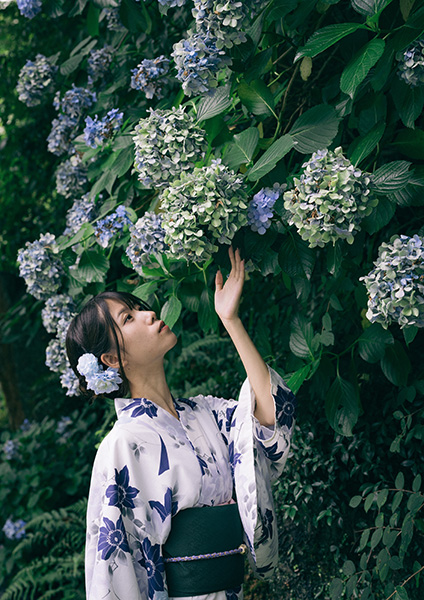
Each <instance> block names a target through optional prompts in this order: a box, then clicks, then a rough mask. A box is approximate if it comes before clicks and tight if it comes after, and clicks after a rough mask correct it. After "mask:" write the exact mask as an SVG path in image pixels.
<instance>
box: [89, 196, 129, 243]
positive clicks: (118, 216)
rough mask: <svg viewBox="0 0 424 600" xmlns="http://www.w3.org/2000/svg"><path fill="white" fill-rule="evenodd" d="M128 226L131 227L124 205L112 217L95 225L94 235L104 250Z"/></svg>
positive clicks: (109, 216) (108, 216)
mask: <svg viewBox="0 0 424 600" xmlns="http://www.w3.org/2000/svg"><path fill="white" fill-rule="evenodd" d="M126 225H131V219H130V218H129V216H128V211H127V209H126V208H125V206H123V205H122V204H121V205H120V206H118V208H117V209H116V210H115V212H113V213H112V214H110V215H107V217H105V218H104V219H100V220H99V221H97V223H96V224H95V225H94V235H95V236H96V238H97V241H98V243H99V244H100V246H102V248H107V247H108V245H109V242H110V240H111V239H112V238H113V236H114V235H116V234H117V233H118V232H119V231H122V229H123V228H124V227H125V226H126Z"/></svg>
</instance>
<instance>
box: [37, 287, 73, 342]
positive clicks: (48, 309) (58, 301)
mask: <svg viewBox="0 0 424 600" xmlns="http://www.w3.org/2000/svg"><path fill="white" fill-rule="evenodd" d="M74 313H75V303H74V301H73V299H72V298H71V296H68V295H67V294H57V295H56V296H52V297H51V298H47V300H46V304H45V306H44V308H43V310H42V311H41V318H42V321H43V325H44V327H45V328H46V330H47V331H48V332H49V333H56V332H57V327H58V324H59V321H60V319H68V320H69V319H71V318H72V316H73V314H74Z"/></svg>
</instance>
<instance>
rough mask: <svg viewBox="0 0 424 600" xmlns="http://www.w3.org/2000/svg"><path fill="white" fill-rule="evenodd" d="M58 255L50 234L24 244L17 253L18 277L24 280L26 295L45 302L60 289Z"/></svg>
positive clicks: (55, 244) (54, 239) (52, 236)
mask: <svg viewBox="0 0 424 600" xmlns="http://www.w3.org/2000/svg"><path fill="white" fill-rule="evenodd" d="M58 254H59V247H58V245H57V242H56V238H55V236H54V235H52V234H51V233H46V234H42V235H41V236H40V239H39V240H36V241H35V242H26V244H25V248H21V249H20V250H19V251H18V257H17V261H18V264H19V275H20V276H21V277H23V278H24V280H25V283H26V286H27V291H28V293H29V294H31V295H32V296H34V298H37V300H46V299H47V298H48V297H49V296H51V295H52V294H56V293H57V291H58V289H59V287H60V278H61V275H62V273H63V267H62V263H61V262H60V260H59V258H58V257H57V255H58Z"/></svg>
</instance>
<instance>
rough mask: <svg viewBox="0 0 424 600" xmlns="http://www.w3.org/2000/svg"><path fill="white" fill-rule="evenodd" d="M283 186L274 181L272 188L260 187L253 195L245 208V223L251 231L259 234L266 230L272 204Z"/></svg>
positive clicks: (269, 221) (269, 223)
mask: <svg viewBox="0 0 424 600" xmlns="http://www.w3.org/2000/svg"><path fill="white" fill-rule="evenodd" d="M284 187H285V186H284ZM284 187H283V186H280V185H279V184H278V183H275V184H274V186H273V188H268V187H267V188H262V189H261V190H259V192H258V193H257V194H255V195H254V196H253V198H252V200H251V201H250V203H249V206H248V210H247V223H248V225H250V228H251V229H252V231H257V232H258V233H259V234H260V235H263V234H264V233H265V232H266V230H267V229H268V227H269V226H270V225H271V219H272V217H273V215H274V212H273V208H274V204H275V202H276V200H278V198H279V197H280V194H281V191H282V190H283V189H284Z"/></svg>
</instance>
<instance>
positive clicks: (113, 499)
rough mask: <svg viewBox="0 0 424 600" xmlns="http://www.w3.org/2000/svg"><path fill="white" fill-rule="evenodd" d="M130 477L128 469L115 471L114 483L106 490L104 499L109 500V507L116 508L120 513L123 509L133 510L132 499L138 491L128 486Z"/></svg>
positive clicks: (125, 467)
mask: <svg viewBox="0 0 424 600" xmlns="http://www.w3.org/2000/svg"><path fill="white" fill-rule="evenodd" d="M129 482H130V476H129V473H128V467H127V466H124V467H123V469H121V470H120V471H118V469H115V483H114V484H112V485H110V486H109V487H108V488H107V490H106V497H107V498H109V506H117V507H118V508H119V509H120V510H121V511H122V509H123V507H126V508H135V505H134V498H135V497H136V496H137V494H138V493H139V491H140V490H138V489H137V488H135V487H132V486H130V485H129Z"/></svg>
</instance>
